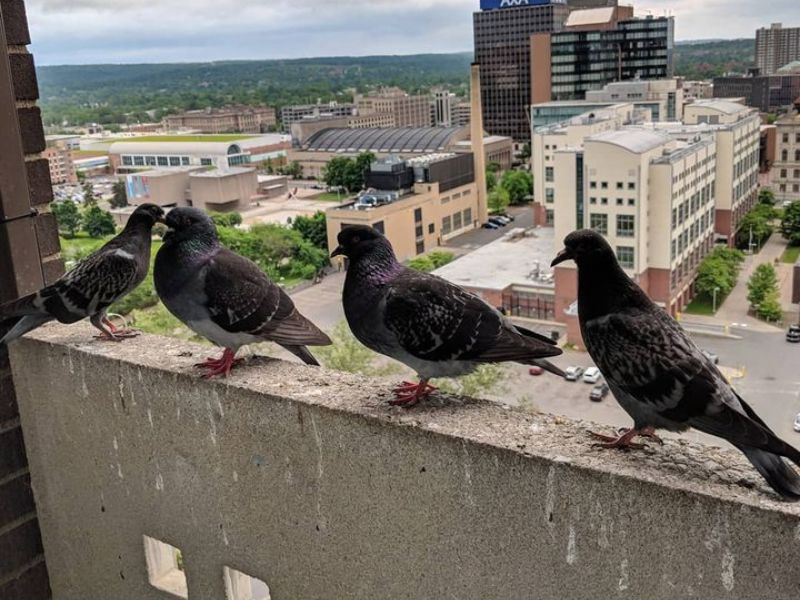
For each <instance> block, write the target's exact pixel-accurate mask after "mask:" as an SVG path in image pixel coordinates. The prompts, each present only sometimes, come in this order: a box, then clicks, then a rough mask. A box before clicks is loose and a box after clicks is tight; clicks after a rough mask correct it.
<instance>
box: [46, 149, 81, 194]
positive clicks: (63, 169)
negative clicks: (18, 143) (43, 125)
mask: <svg viewBox="0 0 800 600" xmlns="http://www.w3.org/2000/svg"><path fill="white" fill-rule="evenodd" d="M42 158H46V159H47V162H48V164H49V166H50V182H51V183H53V184H54V185H59V184H62V183H77V182H78V174H77V171H76V169H75V163H74V162H73V161H72V150H70V149H69V148H67V147H65V146H63V145H59V144H55V143H50V142H48V143H47V147H46V148H45V149H44V151H43V152H42Z"/></svg>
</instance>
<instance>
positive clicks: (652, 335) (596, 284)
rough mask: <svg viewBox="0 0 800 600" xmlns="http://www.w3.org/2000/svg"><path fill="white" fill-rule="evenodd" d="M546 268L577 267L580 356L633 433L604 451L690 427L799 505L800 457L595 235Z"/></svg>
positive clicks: (585, 234) (575, 241)
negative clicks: (736, 453) (730, 448)
mask: <svg viewBox="0 0 800 600" xmlns="http://www.w3.org/2000/svg"><path fill="white" fill-rule="evenodd" d="M564 245H565V246H566V247H565V249H564V250H562V251H561V252H560V253H559V254H558V256H557V257H556V258H555V260H554V261H553V263H552V264H553V266H555V265H557V264H559V263H562V262H564V261H566V260H574V261H575V263H576V264H577V265H578V318H579V321H580V325H581V332H582V333H583V340H584V343H585V344H586V349H587V350H588V351H589V354H591V356H592V359H593V360H594V361H595V364H596V365H597V366H598V368H599V369H600V371H601V372H602V374H603V376H604V377H605V378H606V381H607V382H608V385H609V387H610V388H611V391H612V392H613V393H614V396H616V398H617V400H618V401H619V403H620V404H621V405H622V408H624V409H625V411H626V412H627V413H628V414H629V415H631V417H632V418H633V428H632V429H629V430H624V433H622V435H620V436H619V437H607V438H606V437H605V436H598V437H601V438H604V439H605V441H606V443H605V444H603V445H605V446H606V447H621V448H625V447H631V446H633V447H636V446H638V445H636V444H632V443H631V440H632V439H633V438H634V437H636V436H637V435H645V436H650V437H655V435H654V431H655V429H656V428H659V429H667V430H670V431H683V430H685V429H688V428H689V427H694V428H695V429H698V430H700V431H703V432H705V433H709V434H711V435H716V436H718V437H721V438H723V439H725V440H728V441H729V442H730V443H731V444H733V445H734V446H735V447H736V448H738V449H739V450H741V451H742V452H743V453H744V455H745V456H746V457H747V458H748V459H749V460H750V462H751V463H753V466H754V467H755V468H756V469H757V470H758V472H759V473H761V475H762V476H763V477H764V479H766V480H767V482H768V483H769V484H770V486H772V488H773V489H774V490H775V491H776V492H778V493H779V494H780V495H782V496H784V497H786V498H790V499H793V500H797V499H800V477H798V475H797V473H796V472H795V471H794V469H792V468H791V467H790V466H789V465H787V464H786V462H785V461H784V460H783V458H781V457H786V458H788V459H789V460H791V461H792V462H793V463H795V464H796V465H800V452H798V451H797V450H796V449H795V448H793V447H792V446H790V445H789V444H787V443H786V442H784V441H783V440H781V439H779V438H778V437H777V436H776V435H775V433H774V432H772V430H770V428H769V427H768V426H767V425H766V424H765V423H764V421H762V420H761V419H760V418H759V416H758V415H757V414H756V413H755V412H754V411H753V409H752V408H750V406H748V405H747V403H746V402H745V401H744V400H742V398H741V397H739V395H738V394H737V393H736V391H735V390H734V389H733V388H732V387H731V386H730V385H729V384H728V382H727V381H726V380H725V377H724V376H723V375H722V374H721V373H720V372H719V369H717V367H716V366H715V365H714V363H713V362H711V360H709V359H708V358H707V357H706V356H704V355H703V353H702V351H701V350H700V349H699V348H698V347H697V346H696V345H695V344H694V342H692V340H691V339H690V338H689V336H687V335H686V333H685V332H684V330H683V329H682V328H681V326H680V325H679V324H678V323H677V321H675V320H674V319H673V318H672V317H670V316H669V315H668V314H667V313H666V312H665V311H664V310H663V309H661V308H660V307H658V306H657V305H656V304H654V303H653V301H652V300H650V298H648V297H647V295H646V294H645V293H644V292H643V291H642V290H641V289H640V288H639V287H638V286H637V285H636V284H635V283H634V282H633V281H632V280H631V279H630V277H628V276H627V275H626V274H625V272H624V271H623V270H622V268H621V267H620V266H619V263H618V262H617V258H616V256H615V255H614V251H613V250H612V249H611V246H609V244H608V242H606V240H605V239H604V238H603V236H601V235H600V234H598V233H596V232H594V231H589V230H581V231H575V232H573V233H571V234H570V235H568V236H567V238H566V239H565V240H564Z"/></svg>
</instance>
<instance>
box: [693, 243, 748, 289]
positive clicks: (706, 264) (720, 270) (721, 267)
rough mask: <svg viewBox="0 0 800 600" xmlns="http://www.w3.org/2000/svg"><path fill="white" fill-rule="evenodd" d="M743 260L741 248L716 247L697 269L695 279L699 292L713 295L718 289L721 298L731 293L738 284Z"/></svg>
mask: <svg viewBox="0 0 800 600" xmlns="http://www.w3.org/2000/svg"><path fill="white" fill-rule="evenodd" d="M743 261H744V255H743V254H742V252H741V251H739V250H733V249H731V248H726V247H719V248H715V249H714V250H713V251H712V252H711V254H709V255H708V256H707V257H706V258H705V259H703V262H701V263H700V266H699V267H698V269H697V279H696V280H695V286H696V288H697V292H698V293H699V294H704V295H706V296H708V297H712V296H713V295H714V290H715V289H716V290H717V294H719V297H720V298H724V297H725V296H727V295H728V294H730V293H731V290H733V287H734V286H735V285H736V278H737V276H738V274H739V268H740V266H741V264H742V262H743Z"/></svg>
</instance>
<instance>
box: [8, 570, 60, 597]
mask: <svg viewBox="0 0 800 600" xmlns="http://www.w3.org/2000/svg"><path fill="white" fill-rule="evenodd" d="M51 597H52V592H51V591H50V580H49V578H48V576H47V566H46V565H45V564H44V562H40V563H39V564H37V565H36V566H35V567H32V568H30V569H28V570H27V571H25V572H24V573H23V574H22V575H20V576H19V577H18V578H17V579H14V580H12V581H9V582H8V583H7V584H5V585H4V586H2V587H0V598H2V599H3V600H50V598H51Z"/></svg>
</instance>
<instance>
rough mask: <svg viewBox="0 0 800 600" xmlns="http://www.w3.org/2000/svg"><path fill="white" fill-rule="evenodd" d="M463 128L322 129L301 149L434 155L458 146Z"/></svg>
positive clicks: (464, 129) (464, 128)
mask: <svg viewBox="0 0 800 600" xmlns="http://www.w3.org/2000/svg"><path fill="white" fill-rule="evenodd" d="M466 131H467V128H466V127H402V128H397V127H395V128H372V129H338V128H331V129H323V130H322V131H319V132H317V133H315V134H314V135H312V136H311V137H310V138H309V139H308V140H307V141H306V143H305V144H304V146H303V149H304V150H308V151H310V152H363V151H367V150H369V151H372V152H384V153H388V152H415V153H423V152H437V151H441V150H444V149H446V148H447V147H449V146H451V145H452V144H454V143H455V142H458V141H459V140H460V139H461V138H462V135H460V134H464V133H465V132H466Z"/></svg>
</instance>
